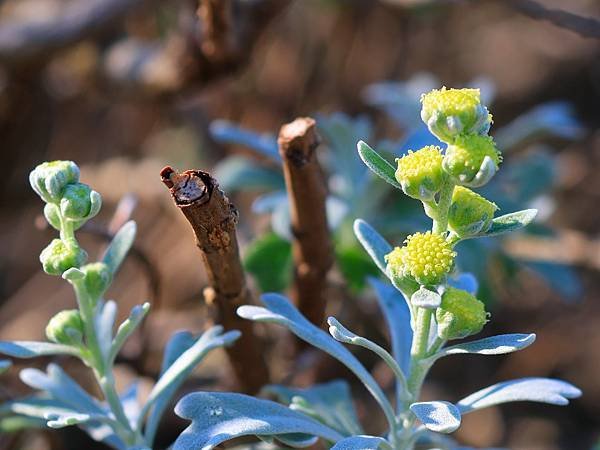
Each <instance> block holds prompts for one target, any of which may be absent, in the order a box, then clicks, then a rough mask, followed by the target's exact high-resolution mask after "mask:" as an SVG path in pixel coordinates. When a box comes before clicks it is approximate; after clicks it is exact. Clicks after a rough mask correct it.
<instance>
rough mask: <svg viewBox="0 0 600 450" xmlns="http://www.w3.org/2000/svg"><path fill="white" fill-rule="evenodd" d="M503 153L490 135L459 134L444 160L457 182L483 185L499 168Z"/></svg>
mask: <svg viewBox="0 0 600 450" xmlns="http://www.w3.org/2000/svg"><path fill="white" fill-rule="evenodd" d="M501 162H502V155H501V154H500V151H499V150H498V149H497V148H496V144H495V143H494V140H493V139H492V138H491V137H490V136H480V135H476V134H473V135H465V136H459V137H458V138H457V139H456V141H455V142H454V144H452V145H449V146H448V149H447V150H446V155H445V156H444V160H443V162H442V166H443V168H444V170H445V171H446V172H447V173H448V174H449V175H450V176H451V177H452V178H453V179H454V181H455V182H456V183H457V184H462V185H466V186H471V187H479V186H483V185H484V184H485V183H487V182H488V181H489V180H490V179H491V178H492V176H494V174H495V173H496V171H497V170H498V166H499V165H500V163H501Z"/></svg>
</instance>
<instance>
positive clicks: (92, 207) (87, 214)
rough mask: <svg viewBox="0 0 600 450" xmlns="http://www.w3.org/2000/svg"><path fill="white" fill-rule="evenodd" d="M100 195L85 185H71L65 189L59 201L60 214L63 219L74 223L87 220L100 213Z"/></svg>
mask: <svg viewBox="0 0 600 450" xmlns="http://www.w3.org/2000/svg"><path fill="white" fill-rule="evenodd" d="M101 205H102V200H101V197H100V194H98V193H97V192H96V191H93V190H92V189H91V188H90V187H89V186H88V185H87V184H83V183H72V184H69V185H67V186H66V187H65V189H64V192H63V194H62V198H61V199H60V212H61V214H62V216H63V218H66V219H69V220H75V221H81V220H87V219H90V218H92V217H94V216H95V215H96V214H98V211H100V206H101Z"/></svg>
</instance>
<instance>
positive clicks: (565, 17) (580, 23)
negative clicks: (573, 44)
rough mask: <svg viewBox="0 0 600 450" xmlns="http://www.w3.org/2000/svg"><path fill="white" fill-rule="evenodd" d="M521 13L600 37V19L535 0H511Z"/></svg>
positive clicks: (588, 36)
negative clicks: (546, 5)
mask: <svg viewBox="0 0 600 450" xmlns="http://www.w3.org/2000/svg"><path fill="white" fill-rule="evenodd" d="M507 4H509V5H511V6H512V7H513V8H514V9H516V10H517V11H519V12H520V13H522V14H524V15H526V16H529V17H531V18H533V19H537V20H546V21H548V22H550V23H552V24H554V25H556V26H557V27H560V28H565V29H567V30H570V31H573V32H575V33H577V34H578V35H580V36H583V37H586V38H595V39H600V20H598V19H594V18H592V17H583V16H579V15H577V14H573V13H571V12H568V11H564V10H561V9H551V8H547V7H545V6H544V5H542V4H540V3H538V2H536V1H534V0H509V1H508V2H507Z"/></svg>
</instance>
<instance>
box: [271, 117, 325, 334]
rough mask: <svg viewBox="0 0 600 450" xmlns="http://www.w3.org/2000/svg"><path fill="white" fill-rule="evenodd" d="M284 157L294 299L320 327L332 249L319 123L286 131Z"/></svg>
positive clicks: (306, 121)
mask: <svg viewBox="0 0 600 450" xmlns="http://www.w3.org/2000/svg"><path fill="white" fill-rule="evenodd" d="M277 143H278V145H279V153H280V155H281V158H282V160H283V172H284V176H285V185H286V188H287V192H288V199H289V204H290V214H291V224H292V233H293V236H294V241H293V243H292V248H293V256H294V284H293V286H292V292H291V295H292V299H293V300H294V301H295V302H296V304H297V305H298V308H299V309H300V311H301V312H302V313H303V314H304V315H305V316H306V317H307V318H308V319H309V320H310V321H311V322H312V323H314V324H315V325H317V326H321V325H322V323H323V320H324V318H325V306H326V300H325V287H326V284H327V273H328V272H329V269H330V268H331V266H332V265H333V245H332V242H331V236H330V234H329V227H328V225H327V214H326V211H325V200H326V197H327V187H326V184H325V177H324V176H323V172H322V170H321V167H320V165H319V162H318V160H317V157H316V154H315V150H316V148H317V146H318V145H319V137H318V135H317V132H316V129H315V121H314V120H313V119H311V118H298V119H296V120H295V121H293V122H291V123H288V124H286V125H284V126H283V127H281V130H280V132H279V138H278V140H277Z"/></svg>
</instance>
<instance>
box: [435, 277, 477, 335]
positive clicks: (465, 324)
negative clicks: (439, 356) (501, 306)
mask: <svg viewBox="0 0 600 450" xmlns="http://www.w3.org/2000/svg"><path fill="white" fill-rule="evenodd" d="M435 318H436V321H437V324H438V329H437V333H438V336H439V337H441V338H442V339H446V340H449V339H461V338H464V337H467V336H471V335H472V334H476V333H479V332H480V331H481V329H482V328H483V326H484V325H485V324H486V322H487V313H486V312H485V305H484V304H483V303H482V302H480V301H479V300H477V299H476V298H475V297H474V296H472V295H471V294H469V293H468V292H467V291H463V290H461V289H456V288H453V287H447V288H446V290H445V291H444V293H443V295H442V304H441V306H440V307H439V308H438V309H437V310H436V311H435Z"/></svg>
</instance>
